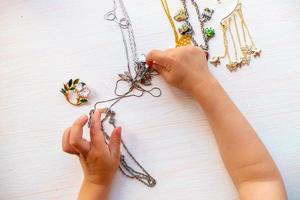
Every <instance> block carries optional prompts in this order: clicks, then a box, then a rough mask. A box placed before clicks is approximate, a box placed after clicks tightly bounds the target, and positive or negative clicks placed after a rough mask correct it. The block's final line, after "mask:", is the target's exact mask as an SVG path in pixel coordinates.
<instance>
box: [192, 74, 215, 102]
mask: <svg viewBox="0 0 300 200" xmlns="http://www.w3.org/2000/svg"><path fill="white" fill-rule="evenodd" d="M218 86H219V82H218V81H217V80H216V79H215V77H213V76H212V75H211V74H208V75H207V76H206V77H205V79H201V80H199V81H197V83H196V84H194V85H193V86H192V87H191V89H190V94H191V95H192V96H193V98H195V99H196V100H198V99H199V98H205V96H207V95H208V93H209V92H212V91H214V90H215V89H216V88H217V87H218Z"/></svg>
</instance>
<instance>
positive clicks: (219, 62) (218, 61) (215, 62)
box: [209, 57, 221, 67]
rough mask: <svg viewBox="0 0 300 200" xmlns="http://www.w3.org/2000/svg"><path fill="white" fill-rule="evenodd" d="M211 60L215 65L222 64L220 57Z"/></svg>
mask: <svg viewBox="0 0 300 200" xmlns="http://www.w3.org/2000/svg"><path fill="white" fill-rule="evenodd" d="M209 62H210V63H211V64H213V65H214V66H215V67H217V66H218V65H220V64H221V61H220V57H213V58H212V59H210V60H209Z"/></svg>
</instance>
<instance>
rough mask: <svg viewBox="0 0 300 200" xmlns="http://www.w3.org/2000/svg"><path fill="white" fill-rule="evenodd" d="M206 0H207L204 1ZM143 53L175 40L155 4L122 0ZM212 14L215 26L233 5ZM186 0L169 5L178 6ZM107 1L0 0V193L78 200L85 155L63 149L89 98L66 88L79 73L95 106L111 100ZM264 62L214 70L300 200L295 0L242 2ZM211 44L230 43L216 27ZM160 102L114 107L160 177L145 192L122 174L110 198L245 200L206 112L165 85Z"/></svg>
mask: <svg viewBox="0 0 300 200" xmlns="http://www.w3.org/2000/svg"><path fill="white" fill-rule="evenodd" d="M200 2H201V1H200ZM125 3H126V5H127V8H128V12H129V14H130V16H131V18H132V21H133V25H134V29H135V34H136V38H137V44H138V48H139V50H140V51H141V52H148V51H149V50H151V49H154V48H158V49H161V48H162V49H165V48H170V47H172V46H173V45H174V44H173V36H172V32H171V29H170V26H169V24H168V21H167V19H166V17H165V16H164V13H163V10H162V7H161V5H160V1H159V0H155V1H138V0H125ZM204 5H211V6H212V7H213V8H214V9H215V10H216V16H215V18H214V19H215V20H213V21H212V23H211V26H215V27H216V26H218V20H219V19H221V17H222V16H224V15H225V14H226V13H228V12H229V11H230V8H232V6H233V2H231V1H225V2H224V4H223V6H221V5H218V4H215V3H212V2H209V1H205V2H203V4H202V7H203V6H204ZM178 6H179V1H170V7H171V9H172V10H175V9H176V8H178ZM111 7H112V3H111V1H109V0H106V1H100V0H89V1H79V0H51V1H39V0H27V1H24V0H1V1H0V78H1V80H0V91H1V92H0V97H1V101H0V112H1V122H0V199H1V200H2V199H3V200H28V199H30V200H42V199H43V200H44V199H45V200H66V199H75V198H76V195H77V192H78V188H79V186H80V181H81V178H82V174H81V169H80V165H79V162H78V160H77V158H75V157H72V156H69V155H66V154H64V153H63V152H62V151H61V147H60V143H61V134H62V131H63V130H64V128H66V127H67V126H68V125H69V124H70V123H71V122H72V121H73V120H74V119H75V118H76V117H77V116H79V115H81V114H82V113H88V112H89V109H90V108H91V105H89V106H84V107H81V108H74V107H71V106H69V105H68V104H67V103H65V101H64V99H63V97H62V95H60V94H59V92H58V91H59V89H60V87H61V84H62V83H63V82H64V81H66V80H67V79H69V78H71V77H80V78H81V79H82V80H84V81H85V82H87V83H88V84H89V86H90V87H91V88H92V90H93V99H92V102H95V101H96V100H97V99H101V98H107V97H111V96H112V89H113V87H114V86H113V82H114V81H115V79H116V78H117V77H116V74H117V73H119V72H122V71H123V70H124V63H125V62H126V60H125V59H126V58H125V55H124V50H123V47H122V45H121V37H120V33H119V30H118V27H116V26H115V24H112V23H109V22H107V21H105V20H104V19H103V15H104V14H105V12H107V11H108V10H109V9H110V8H111ZM244 12H245V15H246V16H245V17H246V19H247V20H248V24H249V26H250V29H251V30H252V32H253V37H254V38H255V41H256V43H257V45H258V46H259V47H260V48H262V49H263V56H262V58H261V59H257V60H255V61H253V63H252V64H251V66H250V67H247V68H245V69H243V70H241V71H239V72H238V73H233V74H231V73H229V72H228V71H227V70H226V69H225V67H224V66H222V67H220V68H214V67H212V66H210V69H211V71H212V73H213V74H214V75H215V76H216V77H217V78H218V79H219V80H220V82H221V83H222V84H223V85H224V87H225V88H226V90H227V91H228V93H229V94H230V96H231V97H232V99H233V100H234V101H235V102H236V104H237V105H238V106H239V108H240V109H241V110H242V112H243V113H244V114H245V115H246V116H247V118H248V119H249V120H250V122H251V123H252V124H253V126H254V127H255V129H256V130H257V132H258V134H259V135H260V137H261V138H262V140H263V141H264V143H265V144H266V146H267V147H268V149H269V151H270V152H271V154H272V155H273V157H274V159H275V161H276V163H277V164H278V166H279V168H280V170H281V172H282V175H283V177H284V180H285V184H286V186H287V191H288V195H289V199H291V200H298V199H300V187H299V185H300V120H299V119H300V88H299V87H300V67H299V62H298V59H299V57H300V50H299V46H300V17H299V15H300V4H299V2H298V1H297V0H286V1H279V0H277V1H271V0H265V1H259V0H252V1H244ZM217 34H218V35H217V38H216V39H214V40H213V41H212V52H221V51H222V46H221V44H222V39H221V34H220V30H218V32H217ZM155 84H156V85H159V86H160V87H161V88H162V90H163V96H162V97H161V98H159V99H154V98H152V97H149V96H146V97H145V98H143V99H130V100H125V101H124V102H122V103H121V104H120V105H118V106H117V107H116V110H117V112H118V114H119V115H118V122H119V124H120V125H121V126H123V129H124V139H125V140H126V141H127V144H128V146H129V148H130V149H131V151H132V152H134V154H135V155H136V157H137V158H138V159H139V160H140V162H141V163H143V165H144V166H146V168H147V169H148V170H149V171H150V172H151V173H152V174H153V175H154V176H155V177H156V178H157V181H158V185H157V187H155V188H153V189H148V188H146V187H144V186H143V185H141V184H140V183H139V182H136V181H132V180H128V179H126V178H124V177H123V176H122V175H121V174H120V173H118V175H117V177H116V180H115V183H114V188H113V191H112V194H111V199H112V200H121V199H124V200H125V199H126V200H140V199H143V200H148V199H149V200H150V199H156V200H165V199H172V200H185V199H203V200H206V199H213V200H224V199H225V200H231V199H237V198H238V196H237V193H236V191H235V189H234V187H233V184H232V182H231V180H230V178H229V176H228V174H227V172H226V170H225V168H224V166H223V163H222V161H221V158H220V156H219V153H218V149H217V146H216V143H215V140H214V138H213V135H212V133H211V130H210V128H209V126H208V123H207V120H206V117H205V116H204V114H203V112H202V110H201V108H199V106H197V105H196V104H195V103H194V102H193V101H192V100H191V98H190V97H189V96H188V95H186V94H184V93H182V92H181V91H178V90H176V89H174V88H170V87H169V86H167V85H166V84H165V83H164V82H163V81H162V80H161V79H160V78H157V79H155Z"/></svg>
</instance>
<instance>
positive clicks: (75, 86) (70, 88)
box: [60, 79, 90, 106]
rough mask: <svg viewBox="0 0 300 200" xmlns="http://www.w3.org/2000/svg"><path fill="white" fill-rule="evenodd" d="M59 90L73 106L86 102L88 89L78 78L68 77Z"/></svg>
mask: <svg viewBox="0 0 300 200" xmlns="http://www.w3.org/2000/svg"><path fill="white" fill-rule="evenodd" d="M60 92H61V93H62V94H63V95H64V96H65V98H66V100H67V101H68V102H69V103H70V104H72V105H73V106H80V105H82V104H84V103H87V102H88V99H87V98H88V96H89V94H90V90H89V88H88V87H87V85H86V84H85V83H84V82H79V79H75V80H73V79H70V80H69V81H68V82H67V83H65V84H64V87H63V88H62V89H61V90H60Z"/></svg>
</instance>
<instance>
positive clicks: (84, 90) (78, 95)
mask: <svg viewBox="0 0 300 200" xmlns="http://www.w3.org/2000/svg"><path fill="white" fill-rule="evenodd" d="M117 1H118V2H117ZM180 1H181V3H182V8H181V9H180V10H178V11H177V12H176V14H175V16H174V17H172V15H171V12H170V9H169V6H168V2H167V0H161V2H162V5H163V8H164V11H165V13H166V15H167V17H168V20H169V22H170V24H171V27H172V29H173V32H174V37H175V46H176V47H181V46H186V45H194V46H196V47H199V48H202V49H203V50H204V51H205V52H207V59H208V56H209V54H208V52H209V41H210V40H211V39H212V38H213V37H214V36H215V34H216V32H215V29H213V28H212V27H206V26H205V25H206V23H207V22H208V21H209V20H211V19H212V17H213V14H214V12H215V11H214V10H213V9H210V8H207V7H206V8H204V9H203V12H200V8H199V5H198V3H197V2H196V0H190V1H189V2H190V3H191V5H192V6H193V8H194V9H195V11H196V15H197V16H196V17H197V20H198V25H199V26H200V29H201V34H202V35H201V37H197V35H196V33H195V31H194V27H193V25H192V23H191V14H190V11H189V9H188V4H187V3H188V0H180ZM112 2H113V9H112V10H111V11H109V12H108V13H106V14H105V16H104V18H105V19H106V20H108V21H111V22H114V23H115V24H117V25H118V27H119V29H120V32H121V36H122V41H123V46H124V53H125V55H126V58H127V63H126V69H125V70H124V72H123V73H120V74H119V75H118V80H117V81H116V83H115V89H114V95H115V97H114V98H111V99H107V100H102V101H98V102H96V103H95V105H94V108H93V109H92V110H91V111H90V118H89V124H90V122H91V120H92V116H93V113H94V112H95V110H96V109H97V108H98V107H99V106H101V105H103V104H104V103H111V104H110V105H109V106H108V107H104V108H102V109H101V110H102V112H103V113H104V118H103V119H101V125H102V132H103V134H104V137H105V141H106V143H109V139H110V136H109V135H108V134H107V131H106V127H104V126H105V124H106V125H107V124H108V125H110V126H111V127H114V128H116V127H117V125H116V112H115V111H114V110H113V108H114V106H115V105H116V104H117V103H119V102H120V101H121V100H123V99H125V98H131V97H142V96H144V94H149V95H151V96H153V97H160V96H161V94H162V93H161V90H160V88H158V87H152V79H153V77H154V76H156V75H158V74H157V72H156V71H154V70H153V69H152V68H149V67H148V66H147V64H146V58H145V56H144V54H141V53H139V52H138V51H137V45H136V41H135V36H134V31H133V27H132V23H131V20H130V18H129V15H128V13H127V10H126V7H125V5H124V2H123V0H112ZM218 3H220V0H218ZM117 12H119V13H117ZM119 16H121V17H119ZM173 19H174V20H175V21H176V22H178V23H179V28H178V29H177V28H176V25H175V23H174V21H173ZM232 26H233V27H234V30H235V31H234V33H233V31H232ZM221 28H222V33H223V40H224V53H223V55H221V56H214V57H212V58H211V59H210V60H209V62H210V63H211V64H213V65H215V66H218V65H220V64H221V60H223V59H225V58H227V60H228V63H227V64H226V66H227V68H228V70H229V71H230V72H233V71H237V70H238V69H239V68H241V67H242V66H245V65H249V64H250V61H251V58H252V57H254V58H256V57H260V54H261V52H262V51H261V50H260V49H258V48H256V46H255V44H254V41H253V39H252V37H251V35H250V31H249V28H248V26H247V24H246V22H245V18H244V16H243V12H242V4H241V3H240V1H239V0H237V5H236V7H235V8H234V10H233V11H232V12H231V13H230V14H229V15H228V16H226V17H224V18H223V19H222V20H221ZM240 31H242V36H241V34H240ZM228 36H229V37H228ZM235 38H237V39H235ZM230 46H232V48H233V52H234V57H232V55H231V52H232V51H231V50H230ZM121 82H123V83H124V82H125V83H127V84H128V90H127V91H126V92H125V93H124V92H123V93H119V91H118V88H119V84H120V83H121ZM60 92H61V93H62V94H63V95H64V96H65V98H66V100H67V101H68V102H69V103H70V104H72V105H75V106H79V105H82V104H84V103H87V102H88V99H87V98H88V96H89V94H90V90H89V88H88V87H87V85H86V84H85V83H84V82H80V80H79V79H74V80H73V79H70V80H69V81H68V82H67V83H64V84H63V88H62V89H61V91H60ZM72 95H73V97H74V98H73V99H72ZM121 144H122V147H123V149H124V150H125V151H124V152H122V155H121V158H120V167H119V168H120V170H121V172H122V173H123V174H124V175H125V176H126V177H128V178H131V179H136V180H138V181H140V182H142V183H143V184H145V185H146V186H148V187H154V186H155V185H156V180H155V179H154V178H153V177H152V176H151V175H150V173H149V172H148V171H147V170H146V169H145V168H144V167H143V166H142V165H141V164H140V163H139V162H138V161H137V159H136V158H135V157H134V156H133V154H132V153H131V152H130V151H129V149H128V148H127V146H126V144H125V142H124V141H123V140H121ZM125 154H127V157H126V156H125ZM128 159H131V161H132V162H133V163H134V165H135V166H130V165H129V164H128Z"/></svg>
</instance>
